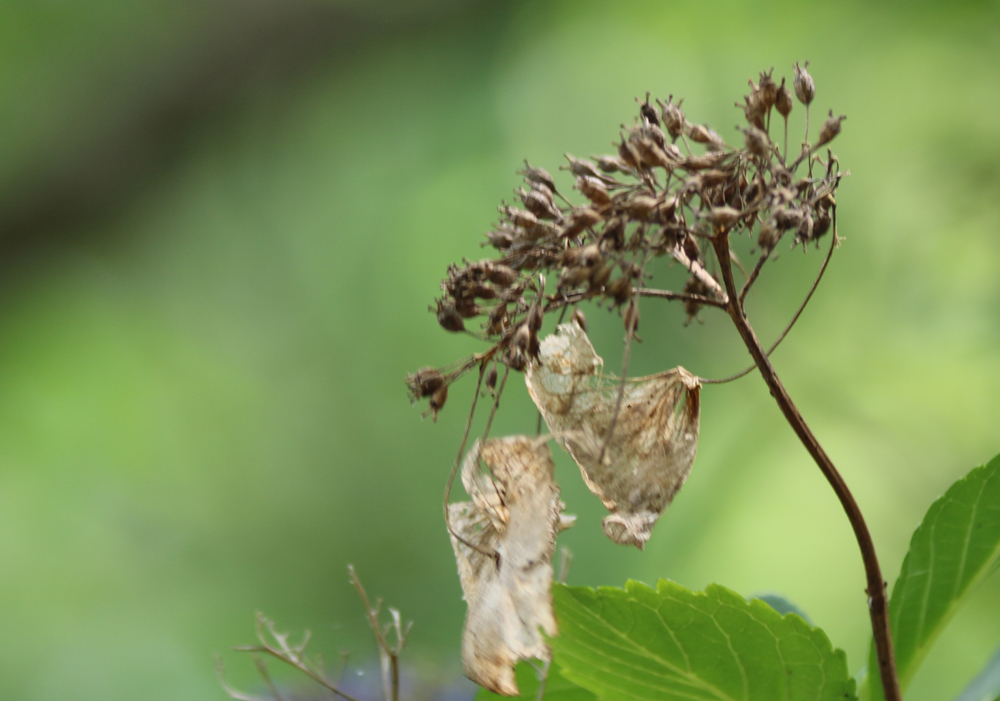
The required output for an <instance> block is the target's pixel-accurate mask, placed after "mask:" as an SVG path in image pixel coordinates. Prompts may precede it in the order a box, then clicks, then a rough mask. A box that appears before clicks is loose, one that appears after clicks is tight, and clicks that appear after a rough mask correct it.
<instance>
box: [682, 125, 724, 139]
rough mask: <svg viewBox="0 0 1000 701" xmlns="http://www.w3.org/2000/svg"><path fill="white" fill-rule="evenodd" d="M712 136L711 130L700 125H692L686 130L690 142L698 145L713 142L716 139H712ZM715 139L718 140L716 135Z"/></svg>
mask: <svg viewBox="0 0 1000 701" xmlns="http://www.w3.org/2000/svg"><path fill="white" fill-rule="evenodd" d="M712 135H713V132H712V130H711V129H709V128H708V127H705V126H702V125H701V124H692V125H691V128H690V129H688V136H690V137H691V141H695V142H697V143H699V144H709V143H712V142H713V141H715V140H716V139H713V138H712ZM716 138H718V135H716Z"/></svg>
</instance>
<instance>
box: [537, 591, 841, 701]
mask: <svg viewBox="0 0 1000 701" xmlns="http://www.w3.org/2000/svg"><path fill="white" fill-rule="evenodd" d="M554 601H555V607H556V616H557V618H558V619H559V626H560V635H559V637H558V638H555V639H553V640H551V641H550V642H551V645H552V649H553V654H554V657H555V660H556V661H557V662H558V663H559V665H560V666H561V667H562V670H563V674H564V676H565V677H566V678H568V679H569V680H570V681H571V682H573V683H575V684H578V685H579V686H581V687H584V688H586V689H588V690H590V691H592V692H593V693H594V694H596V695H597V697H598V698H600V699H607V700H609V701H616V700H618V699H622V700H624V699H649V700H651V701H652V700H653V699H656V700H657V701H660V700H664V699H683V700H684V701H737V700H738V701H757V700H758V699H760V700H762V701H764V700H767V701H773V700H781V699H785V700H787V701H798V700H799V699H802V700H809V701H826V700H829V701H833V700H834V699H836V700H838V701H843V700H844V699H853V698H856V697H855V696H854V680H853V679H851V678H850V676H849V675H848V673H847V660H846V657H845V655H844V653H843V652H842V651H840V650H834V649H833V647H832V646H831V644H830V641H829V640H828V639H827V637H826V635H825V634H824V633H823V631H821V630H819V629H818V628H812V627H810V626H809V624H807V623H806V622H805V621H804V620H802V619H801V618H800V617H799V616H797V615H794V614H790V615H787V616H784V617H782V616H781V615H780V614H779V613H777V612H776V611H774V610H773V609H771V608H770V607H769V606H768V605H767V604H765V603H764V602H762V601H759V600H754V601H752V602H747V601H746V600H745V599H744V598H743V597H741V596H739V595H738V594H736V593H735V592H732V591H730V590H728V589H725V588H724V587H720V586H717V585H711V586H709V587H708V588H707V589H706V591H705V592H704V593H701V592H692V591H689V590H687V589H684V588H683V587H681V586H679V585H677V584H674V583H672V582H667V581H661V582H660V583H659V585H658V586H657V588H656V589H655V590H654V589H651V588H649V587H647V586H646V585H644V584H640V583H638V582H629V583H628V584H626V586H625V589H613V588H601V589H599V590H597V591H595V590H593V589H588V588H584V587H565V586H558V587H556V588H555V589H554Z"/></svg>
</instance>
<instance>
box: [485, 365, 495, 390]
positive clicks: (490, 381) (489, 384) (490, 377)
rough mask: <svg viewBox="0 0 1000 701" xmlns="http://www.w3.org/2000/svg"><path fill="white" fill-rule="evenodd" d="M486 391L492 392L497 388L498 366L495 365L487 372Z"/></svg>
mask: <svg viewBox="0 0 1000 701" xmlns="http://www.w3.org/2000/svg"><path fill="white" fill-rule="evenodd" d="M483 383H484V384H485V385H486V389H488V390H489V391H490V392H492V391H493V390H494V389H496V386H497V366H496V365H494V366H493V367H491V368H490V369H489V370H488V371H487V372H486V379H484V380H483Z"/></svg>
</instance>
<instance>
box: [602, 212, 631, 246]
mask: <svg viewBox="0 0 1000 701" xmlns="http://www.w3.org/2000/svg"><path fill="white" fill-rule="evenodd" d="M601 243H602V244H603V245H605V246H606V247H608V248H611V249H612V250H615V251H620V250H621V249H622V247H623V246H624V245H625V220H624V219H622V218H621V217H614V218H613V219H608V221H607V223H606V224H605V225H604V230H603V231H602V232H601Z"/></svg>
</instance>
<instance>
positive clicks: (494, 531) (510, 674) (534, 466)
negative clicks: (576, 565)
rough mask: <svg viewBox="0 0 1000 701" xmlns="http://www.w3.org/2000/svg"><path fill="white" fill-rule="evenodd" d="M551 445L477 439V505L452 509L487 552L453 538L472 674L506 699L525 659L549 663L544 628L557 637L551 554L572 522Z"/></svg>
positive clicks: (523, 439) (473, 474)
mask: <svg viewBox="0 0 1000 701" xmlns="http://www.w3.org/2000/svg"><path fill="white" fill-rule="evenodd" d="M546 440H547V438H537V437H532V438H529V437H527V436H509V437H506V438H500V439H493V440H489V441H486V442H485V443H482V442H480V441H478V440H477V441H476V443H475V444H474V445H473V446H472V448H471V449H470V450H469V453H468V455H467V456H466V458H465V462H464V463H463V464H462V484H463V485H464V486H465V489H466V491H467V492H468V493H469V496H471V497H472V501H471V502H461V503H455V504H451V505H449V516H450V521H451V525H452V528H453V529H454V530H455V532H456V533H457V534H458V535H459V536H460V537H461V538H462V539H464V540H466V541H468V542H469V543H472V544H473V545H474V546H476V548H481V549H482V551H483V552H480V551H479V550H476V549H474V548H471V547H469V546H468V545H466V544H465V543H463V542H461V541H460V540H459V539H458V538H456V537H455V535H454V534H453V535H452V537H451V543H452V547H453V548H454V549H455V558H456V559H457V560H458V574H459V578H460V579H461V582H462V591H463V592H464V593H465V600H466V602H467V603H468V607H469V608H468V613H467V614H466V617H465V631H464V633H463V636H462V662H463V664H464V665H465V673H466V674H467V675H468V677H469V678H470V679H472V681H474V682H476V683H478V684H481V685H482V686H484V687H486V688H487V689H490V690H491V691H494V692H496V693H498V694H504V695H506V696H515V695H517V694H518V688H517V683H516V681H515V679H514V665H515V664H516V663H517V662H518V660H524V659H543V660H547V659H549V649H548V646H547V645H546V644H545V639H544V638H543V637H542V631H544V633H545V635H549V636H552V635H556V634H557V632H558V629H557V627H556V620H555V616H554V615H553V613H552V593H551V588H552V555H553V553H554V552H555V538H556V534H557V533H558V532H559V531H560V530H562V529H563V528H566V527H568V526H569V524H570V523H571V520H569V519H568V518H567V517H565V516H561V515H560V512H561V511H562V509H563V503H562V502H561V501H560V499H559V488H558V487H556V484H555V482H554V481H553V475H552V473H553V464H552V457H551V454H550V453H549V448H548V446H547V445H546ZM480 461H482V464H483V465H484V466H485V467H486V468H487V469H488V470H489V472H484V471H483V470H481V469H480ZM488 553H495V556H492V557H491V556H490V555H489V554H488Z"/></svg>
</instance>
